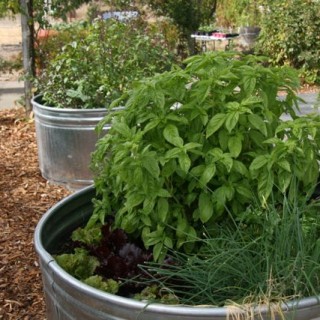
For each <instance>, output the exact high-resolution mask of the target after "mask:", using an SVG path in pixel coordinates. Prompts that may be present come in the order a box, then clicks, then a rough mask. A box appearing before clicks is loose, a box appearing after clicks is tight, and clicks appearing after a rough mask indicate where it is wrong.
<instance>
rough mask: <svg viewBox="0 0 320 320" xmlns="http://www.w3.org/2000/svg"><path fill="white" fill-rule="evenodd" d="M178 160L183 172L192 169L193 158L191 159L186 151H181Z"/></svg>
mask: <svg viewBox="0 0 320 320" xmlns="http://www.w3.org/2000/svg"><path fill="white" fill-rule="evenodd" d="M178 162H179V165H180V168H181V170H182V171H183V172H185V173H187V172H188V171H189V169H190V166H191V160H190V158H189V156H188V155H187V154H186V153H184V152H182V153H180V154H179V157H178Z"/></svg>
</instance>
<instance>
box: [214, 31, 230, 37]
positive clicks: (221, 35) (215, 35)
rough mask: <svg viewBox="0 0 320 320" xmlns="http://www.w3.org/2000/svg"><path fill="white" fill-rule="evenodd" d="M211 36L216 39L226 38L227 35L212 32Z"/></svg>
mask: <svg viewBox="0 0 320 320" xmlns="http://www.w3.org/2000/svg"><path fill="white" fill-rule="evenodd" d="M211 35H212V36H213V37H216V38H226V37H227V34H226V33H223V32H213V33H212V34H211Z"/></svg>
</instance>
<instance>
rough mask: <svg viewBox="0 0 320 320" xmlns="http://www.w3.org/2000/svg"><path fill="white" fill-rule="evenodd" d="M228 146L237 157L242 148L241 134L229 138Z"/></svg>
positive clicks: (233, 155) (232, 154)
mask: <svg viewBox="0 0 320 320" xmlns="http://www.w3.org/2000/svg"><path fill="white" fill-rule="evenodd" d="M228 148H229V151H230V154H231V156H232V157H234V158H237V157H238V156H239V154H240V152H241V150H242V140H241V137H240V136H237V135H236V136H232V137H230V138H229V140H228Z"/></svg>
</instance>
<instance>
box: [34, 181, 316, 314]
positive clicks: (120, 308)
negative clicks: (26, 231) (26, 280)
mask: <svg viewBox="0 0 320 320" xmlns="http://www.w3.org/2000/svg"><path fill="white" fill-rule="evenodd" d="M94 194H95V190H94V188H93V187H88V188H85V189H83V190H80V191H78V192H76V193H74V194H73V195H71V196H69V197H68V198H65V199H64V200H62V201H61V202H59V203H58V204H56V205H55V206H54V207H53V208H51V209H50V210H49V211H48V212H47V213H46V214H45V215H44V216H43V218H42V219H41V221H40V222H39V223H38V225H37V228H36V231H35V248H36V251H37V253H38V255H39V258H40V267H41V271H42V277H43V284H44V290H45V295H46V304H47V318H48V320H71V319H72V320H100V319H101V320H102V319H103V320H137V319H138V320H227V319H230V320H232V319H242V320H249V319H252V320H253V318H248V315H244V314H243V313H242V312H241V311H240V310H239V309H238V310H236V309H232V311H231V309H227V308H214V307H203V306H201V307H187V306H169V305H162V304H146V303H143V302H139V301H135V300H132V299H127V298H122V297H118V296H115V295H111V294H107V293H104V292H102V291H100V290H96V289H94V288H92V287H90V286H87V285H85V284H83V283H81V282H80V281H78V280H76V279H75V278H73V277H71V276H70V275H69V274H67V273H66V272H65V271H64V270H63V269H61V268H60V267H59V266H58V265H57V264H56V262H55V261H54V259H53V257H52V255H51V253H50V252H52V251H54V250H55V248H57V247H58V246H59V244H60V243H61V241H62V240H63V239H64V238H65V237H66V235H67V234H68V233H70V231H71V230H73V229H74V228H75V227H77V226H80V225H82V224H83V223H85V221H86V220H87V219H88V217H89V216H90V214H91V213H92V203H91V199H92V197H93V196H94ZM282 309H283V310H284V314H285V318H283V317H281V316H280V315H278V316H274V317H273V316H271V315H270V314H269V312H268V309H267V308H263V307H262V308H257V309H255V310H254V311H255V313H256V314H257V316H256V317H255V318H254V319H260V320H267V319H270V320H271V319H273V320H280V319H282V320H283V319H286V320H320V296H318V297H311V298H307V299H303V300H300V301H294V302H291V303H289V304H287V305H283V306H282Z"/></svg>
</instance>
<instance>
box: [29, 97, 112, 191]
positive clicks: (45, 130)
mask: <svg viewBox="0 0 320 320" xmlns="http://www.w3.org/2000/svg"><path fill="white" fill-rule="evenodd" d="M32 105H33V112H34V117H35V127H36V137H37V145H38V158H39V166H40V171H41V174H42V176H43V177H44V178H45V179H46V180H48V181H50V182H53V183H56V184H60V185H64V186H66V187H67V188H69V189H75V190H76V189H81V188H83V187H86V186H89V185H91V184H92V183H93V174H92V172H91V170H90V168H89V165H90V161H91V153H92V152H93V151H94V149H95V145H96V142H97V140H98V135H97V133H96V131H95V128H96V126H97V124H98V123H99V121H100V120H101V119H102V118H103V117H104V116H105V115H106V114H107V110H106V109H101V108H100V109H70V108H66V109H59V108H53V107H48V106H45V105H43V104H42V102H41V96H37V97H35V98H34V99H32ZM108 130H109V126H108V125H106V126H105V127H104V129H103V132H102V133H103V134H105V133H107V132H108Z"/></svg>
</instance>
